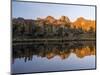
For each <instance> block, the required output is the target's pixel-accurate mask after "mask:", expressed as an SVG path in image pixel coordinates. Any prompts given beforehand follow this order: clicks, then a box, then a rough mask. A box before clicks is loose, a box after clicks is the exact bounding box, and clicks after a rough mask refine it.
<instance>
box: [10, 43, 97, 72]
mask: <svg viewBox="0 0 100 75" xmlns="http://www.w3.org/2000/svg"><path fill="white" fill-rule="evenodd" d="M12 54H13V55H12V56H13V57H12V73H28V72H45V71H61V70H66V71H67V70H76V69H77V70H78V69H95V41H74V42H63V43H59V44H56V43H55V44H54V43H47V44H34V43H33V44H32V43H31V44H16V45H13V53H12Z"/></svg>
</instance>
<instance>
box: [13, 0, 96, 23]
mask: <svg viewBox="0 0 100 75" xmlns="http://www.w3.org/2000/svg"><path fill="white" fill-rule="evenodd" d="M49 15H50V16H53V17H54V18H56V19H58V18H60V17H61V16H63V15H64V16H67V17H68V18H69V19H70V20H71V21H73V20H76V19H77V18H78V17H84V18H85V19H92V20H95V7H94V6H79V5H61V4H46V3H32V2H15V1H13V2H12V17H14V18H17V17H23V18H25V19H37V18H38V17H40V18H45V17H47V16H49Z"/></svg>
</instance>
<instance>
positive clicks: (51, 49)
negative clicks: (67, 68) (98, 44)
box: [13, 42, 95, 62]
mask: <svg viewBox="0 0 100 75" xmlns="http://www.w3.org/2000/svg"><path fill="white" fill-rule="evenodd" d="M71 53H74V54H76V56H77V57H78V58H83V57H85V56H90V55H95V42H73V44H72V42H69V43H66V44H63V45H59V44H56V45H54V44H51V45H50V44H41V45H26V46H25V45H19V46H17V45H16V46H14V47H13V61H14V59H16V58H24V60H25V62H26V61H29V60H32V57H33V56H34V55H35V56H37V57H41V58H43V57H46V58H47V59H52V58H53V57H55V56H59V57H60V58H61V59H66V58H68V57H69V56H70V54H71Z"/></svg>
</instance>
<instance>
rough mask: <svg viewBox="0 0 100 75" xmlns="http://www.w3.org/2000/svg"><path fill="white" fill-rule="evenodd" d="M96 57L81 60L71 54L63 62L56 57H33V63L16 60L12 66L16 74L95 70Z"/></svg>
mask: <svg viewBox="0 0 100 75" xmlns="http://www.w3.org/2000/svg"><path fill="white" fill-rule="evenodd" d="M94 68H95V56H87V57H85V58H83V59H79V58H77V57H76V56H75V54H71V55H70V57H69V58H68V59H65V60H61V59H60V57H58V56H56V57H54V58H52V59H50V60H48V59H47V58H41V57H37V56H33V59H32V61H28V62H26V63H25V62H24V59H23V58H22V59H16V63H14V64H13V65H12V71H13V72H15V73H27V72H45V71H62V70H79V69H94Z"/></svg>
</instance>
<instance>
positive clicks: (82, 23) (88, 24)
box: [72, 17, 96, 31]
mask: <svg viewBox="0 0 100 75" xmlns="http://www.w3.org/2000/svg"><path fill="white" fill-rule="evenodd" d="M72 24H73V26H74V27H75V28H77V29H78V28H82V29H83V30H84V31H89V30H90V29H91V28H92V29H93V31H95V27H96V26H95V21H94V20H87V19H84V18H83V17H79V18H77V20H76V21H74V22H73V23H72Z"/></svg>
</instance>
